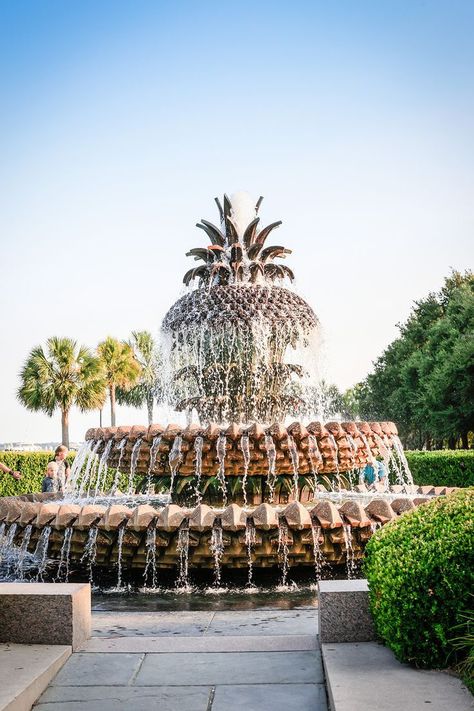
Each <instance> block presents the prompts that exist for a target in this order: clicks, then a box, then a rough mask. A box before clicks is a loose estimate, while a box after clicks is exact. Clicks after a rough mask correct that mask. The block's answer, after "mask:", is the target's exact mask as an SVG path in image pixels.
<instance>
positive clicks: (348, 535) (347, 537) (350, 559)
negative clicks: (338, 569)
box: [344, 523, 356, 580]
mask: <svg viewBox="0 0 474 711" xmlns="http://www.w3.org/2000/svg"><path fill="white" fill-rule="evenodd" d="M344 543H345V546H346V568H347V579H348V580H352V578H353V577H354V573H355V570H356V562H355V558H354V548H353V545H352V526H351V525H350V524H349V523H345V524H344Z"/></svg>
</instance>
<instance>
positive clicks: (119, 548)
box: [117, 526, 125, 590]
mask: <svg viewBox="0 0 474 711" xmlns="http://www.w3.org/2000/svg"><path fill="white" fill-rule="evenodd" d="M124 533H125V526H120V528H119V530H118V536H117V590H120V589H121V588H122V553H123V536H124Z"/></svg>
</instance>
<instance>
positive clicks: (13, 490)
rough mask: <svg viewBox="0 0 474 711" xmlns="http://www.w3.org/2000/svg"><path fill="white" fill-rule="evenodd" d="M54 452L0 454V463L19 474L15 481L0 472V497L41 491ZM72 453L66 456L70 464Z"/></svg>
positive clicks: (8, 475)
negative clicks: (17, 479) (19, 476)
mask: <svg viewBox="0 0 474 711" xmlns="http://www.w3.org/2000/svg"><path fill="white" fill-rule="evenodd" d="M53 459H54V452H0V462H3V464H6V465H7V467H10V469H13V470H18V471H20V472H21V474H22V477H21V479H19V481H16V480H15V479H14V478H13V477H12V476H10V474H5V473H4V472H1V471H0V496H16V495H19V494H31V493H33V492H37V491H41V484H42V481H43V477H44V473H45V471H46V467H47V465H48V462H51V461H53ZM73 459H74V453H70V454H69V455H68V461H69V462H70V463H71V462H72V461H73Z"/></svg>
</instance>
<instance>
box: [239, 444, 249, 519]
mask: <svg viewBox="0 0 474 711" xmlns="http://www.w3.org/2000/svg"><path fill="white" fill-rule="evenodd" d="M240 449H241V451H242V458H243V460H244V476H243V477H242V492H243V496H244V506H245V507H246V506H247V477H248V474H249V464H250V442H249V436H248V434H243V435H242V437H241V438H240Z"/></svg>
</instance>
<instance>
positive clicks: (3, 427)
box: [0, 0, 474, 441]
mask: <svg viewBox="0 0 474 711" xmlns="http://www.w3.org/2000/svg"><path fill="white" fill-rule="evenodd" d="M473 34H474V3H472V2H468V1H466V2H456V1H454V2H453V1H452V0H450V1H449V2H448V1H446V2H436V1H431V2H430V1H425V2H416V1H415V0H411V1H410V2H408V1H407V2H400V1H399V0H394V1H393V2H384V1H383V0H378V1H374V2H364V1H363V0H359V1H356V0H353V1H352V2H344V1H342V0H339V1H338V2H334V3H330V2H317V1H313V2H301V1H300V2H298V0H296V1H294V2H291V3H290V2H275V1H274V2H265V1H264V2H258V3H254V2H252V3H251V2H246V1H245V0H244V1H243V2H239V3H234V4H230V3H224V2H219V3H218V2H205V1H203V2H195V1H194V0H193V1H190V2H182V1H181V2H180V1H179V0H178V1H176V2H160V1H156V0H155V1H154V2H140V1H139V0H138V1H136V0H135V1H133V2H132V0H130V1H129V2H120V0H115V1H114V2H105V1H100V0H95V1H94V2H88V1H85V0H82V1H81V2H77V3H71V2H63V1H62V0H61V1H59V0H58V1H57V2H48V1H47V0H42V1H41V2H32V1H22V0H15V1H13V0H9V1H4V2H3V3H1V4H0V92H1V94H0V106H1V109H0V142H1V146H0V148H1V153H0V155H1V160H0V181H1V190H0V240H1V243H0V246H1V257H2V259H1V264H2V273H1V277H0V286H1V289H0V294H1V296H0V300H1V318H2V322H1V332H2V347H1V368H0V441H6V440H12V439H26V440H42V439H50V438H51V439H57V438H58V436H59V435H58V433H59V419H58V418H57V417H55V418H53V420H49V419H48V418H46V417H45V416H43V415H40V414H31V413H28V412H26V411H25V410H24V409H23V408H22V407H21V406H20V405H19V404H17V403H16V401H15V390H16V387H17V386H18V377H17V376H18V371H19V369H20V367H21V364H22V362H23V360H24V359H25V358H26V356H27V354H28V352H29V350H30V349H31V347H33V346H34V345H36V344H38V343H42V342H44V340H45V339H46V338H47V337H48V336H50V335H53V334H54V335H71V336H74V337H76V338H77V339H78V340H79V341H80V342H84V343H86V344H88V345H90V346H95V344H96V343H97V342H98V341H99V340H100V339H101V338H103V337H104V336H105V335H108V334H111V335H114V336H117V337H124V338H125V337H127V336H128V335H129V333H130V331H131V330H132V329H142V328H146V329H149V330H151V331H152V332H155V333H156V332H157V331H158V327H159V323H160V320H161V317H162V316H163V314H164V313H165V311H166V310H167V308H168V307H169V306H170V304H171V303H172V301H173V300H174V299H175V298H176V297H177V296H178V295H179V291H180V282H181V278H182V275H183V273H184V272H185V271H186V270H187V269H188V268H189V266H190V265H189V259H186V258H185V256H184V253H185V252H186V251H187V250H188V249H189V248H190V247H192V246H197V245H198V244H200V243H202V240H203V235H202V234H201V233H200V231H199V230H196V229H195V228H194V224H195V222H196V221H197V220H198V219H199V218H201V217H204V218H207V219H211V220H215V219H216V215H215V211H214V207H213V198H214V196H215V195H220V194H222V193H223V192H224V191H226V192H229V193H232V192H234V191H236V190H248V191H249V192H251V193H252V194H254V195H255V196H258V195H260V194H262V195H264V196H265V202H264V204H263V207H262V218H263V220H266V221H268V222H271V221H273V220H276V219H282V220H283V222H284V224H283V226H282V227H281V228H280V230H279V232H278V240H277V242H278V243H283V244H285V245H286V246H287V247H289V248H291V249H293V254H292V255H291V257H290V258H289V259H288V262H287V263H288V264H289V265H290V266H292V267H293V268H294V271H295V272H296V274H297V277H298V278H297V285H296V287H297V289H298V290H299V292H300V293H301V294H302V295H303V296H304V297H305V298H307V299H308V301H309V302H310V303H311V305H312V306H313V308H314V309H315V311H316V312H317V314H318V315H319V317H320V319H321V322H322V325H323V329H324V338H325V349H324V353H325V358H324V361H325V364H326V376H327V378H328V379H330V380H332V381H334V382H336V383H337V384H338V385H339V386H340V387H343V388H344V387H347V386H349V385H352V384H353V383H355V382H357V381H358V380H360V379H361V378H363V377H364V376H365V375H366V373H367V372H368V370H369V369H370V367H371V363H372V361H373V360H375V359H376V358H377V356H378V355H380V353H381V352H382V350H383V348H384V347H385V346H386V345H387V344H388V343H389V342H390V341H391V340H392V339H393V338H394V337H395V335H396V333H397V330H396V327H395V324H396V323H397V322H398V321H402V320H404V319H405V318H406V317H407V315H408V313H409V310H410V306H411V303H412V301H413V300H414V299H416V298H420V297H422V296H424V295H425V294H426V293H427V292H428V291H430V290H433V289H437V288H439V287H440V286H441V283H442V280H443V278H444V276H446V275H447V274H448V273H449V269H450V267H455V268H458V269H465V268H466V267H468V266H472V248H471V250H470V249H469V246H470V244H472V233H473V226H474V201H473V192H474V191H473V188H474V155H473V153H474V150H473V148H474V82H473V76H474V43H473V42H472V37H473ZM119 419H120V420H121V422H122V423H123V424H125V423H126V422H128V423H130V422H132V421H133V420H135V421H137V422H142V421H144V420H145V415H144V413H138V412H136V411H132V412H127V411H123V412H121V413H120V416H119ZM96 421H97V417H96V415H95V414H90V415H87V416H79V415H76V414H74V415H73V417H72V437H73V438H77V439H79V438H81V437H82V434H83V432H84V430H85V429H86V428H87V426H89V425H90V424H96Z"/></svg>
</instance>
